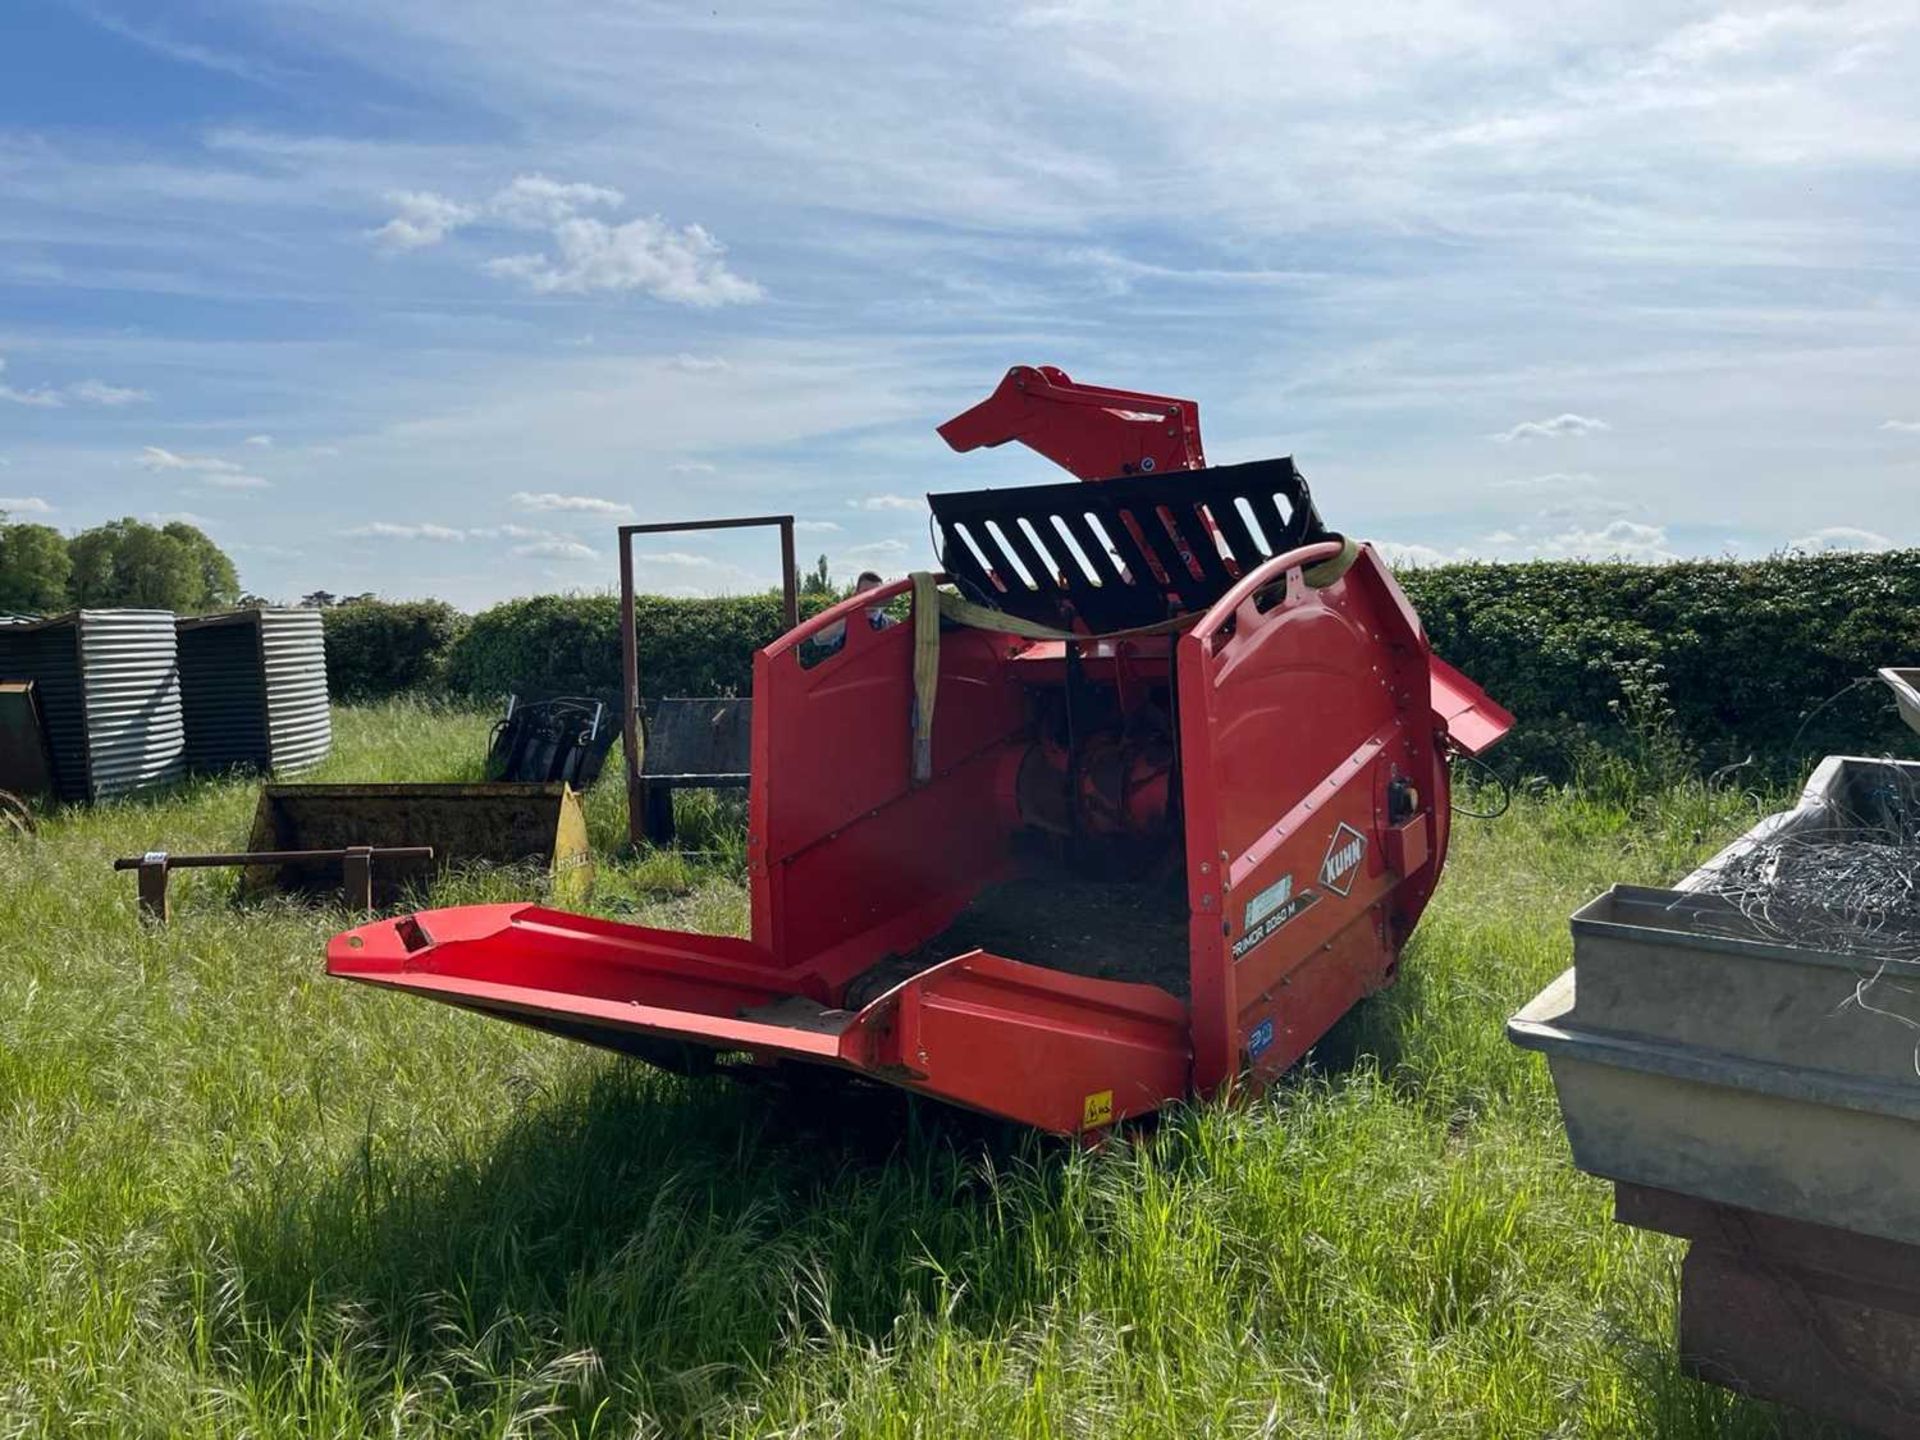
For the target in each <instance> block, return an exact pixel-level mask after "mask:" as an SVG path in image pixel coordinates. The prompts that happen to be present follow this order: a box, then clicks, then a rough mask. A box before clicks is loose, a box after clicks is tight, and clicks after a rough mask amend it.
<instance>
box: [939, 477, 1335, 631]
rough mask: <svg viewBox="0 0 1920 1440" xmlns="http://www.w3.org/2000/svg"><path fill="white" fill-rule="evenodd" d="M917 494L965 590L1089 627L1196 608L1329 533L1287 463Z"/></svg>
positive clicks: (1042, 617)
mask: <svg viewBox="0 0 1920 1440" xmlns="http://www.w3.org/2000/svg"><path fill="white" fill-rule="evenodd" d="M927 501H928V503H929V504H930V505H932V507H933V517H934V523H935V524H936V525H938V527H939V530H940V551H941V564H942V566H943V567H944V568H945V569H946V571H947V573H948V574H949V575H951V576H953V578H954V580H955V582H956V583H958V584H959V586H960V587H961V589H962V590H964V591H965V592H966V593H967V594H968V595H969V596H971V597H972V598H973V599H975V600H979V601H981V602H982V603H984V604H988V605H992V606H994V607H995V608H996V609H1000V610H1004V611H1006V612H1007V613H1008V614H1010V615H1019V616H1021V617H1023V618H1024V619H1028V620H1037V621H1039V622H1041V623H1042V624H1047V625H1057V626H1060V627H1062V628H1072V627H1073V624H1074V621H1075V620H1076V619H1078V620H1080V621H1083V622H1084V623H1085V626H1086V628H1087V629H1089V630H1092V631H1094V632H1096V633H1100V632H1105V631H1109V630H1126V629H1131V628H1133V627H1135V626H1139V625H1151V624H1153V623H1155V622H1156V621H1159V620H1164V619H1166V618H1167V617H1168V616H1170V615H1177V614H1182V613H1185V612H1187V611H1190V610H1202V609H1205V608H1206V607H1207V606H1208V605H1211V604H1212V603H1213V602H1214V601H1215V600H1218V599H1219V598H1220V597H1221V596H1222V595H1224V594H1225V593H1226V592H1227V591H1228V590H1229V589H1231V588H1232V587H1233V584H1234V582H1235V581H1236V580H1238V579H1239V578H1240V577H1241V576H1242V575H1245V574H1247V573H1248V572H1249V571H1250V570H1253V569H1254V568H1255V567H1257V566H1258V565H1260V564H1261V563H1262V562H1263V561H1265V560H1268V559H1271V558H1272V557H1273V556H1275V555H1277V554H1280V553H1281V552H1283V551H1286V550H1291V549H1293V548H1294V547H1295V546H1298V545H1305V544H1308V543H1311V542H1312V541H1315V540H1321V539H1325V538H1327V537H1328V534H1329V532H1328V531H1327V530H1326V528H1325V526H1323V525H1322V524H1321V522H1320V517H1319V515H1318V514H1317V513H1316V512H1315V511H1314V508H1313V497H1312V496H1311V494H1309V492H1308V490H1307V482H1306V481H1305V480H1304V479H1302V478H1301V475H1300V472H1299V471H1298V470H1296V469H1295V468H1294V465H1293V461H1292V460H1256V461H1253V462H1251V463H1249V464H1246V465H1218V466H1215V467H1213V468H1212V469H1209V470H1179V471H1170V472H1167V473H1164V474H1158V475H1128V476H1122V477H1120V478H1118V479H1114V480H1101V481H1096V482H1095V483H1093V484H1087V483H1086V482H1085V481H1079V480H1075V481H1069V482H1068V483H1066V484H1064V485H1033V486H1024V487H1021V488H1019V489H1014V490H972V491H967V492H965V493H963V494H958V495H929V496H928V497H927ZM1209 520H1211V521H1212V524H1211V526H1210V525H1209V524H1208V521H1209Z"/></svg>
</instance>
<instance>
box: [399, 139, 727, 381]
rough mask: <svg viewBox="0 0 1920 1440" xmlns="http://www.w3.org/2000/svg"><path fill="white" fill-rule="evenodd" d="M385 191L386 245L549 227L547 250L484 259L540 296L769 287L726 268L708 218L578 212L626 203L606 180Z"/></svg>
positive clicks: (677, 299)
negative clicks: (493, 229)
mask: <svg viewBox="0 0 1920 1440" xmlns="http://www.w3.org/2000/svg"><path fill="white" fill-rule="evenodd" d="M388 199H389V200H390V201H392V203H393V204H394V205H395V206H396V207H397V208H398V210H399V213H398V214H397V215H395V216H394V217H393V218H392V219H391V220H389V221H388V222H387V223H386V224H385V225H382V226H381V227H380V228H379V229H378V230H375V231H373V232H372V235H373V239H374V241H375V243H377V244H379V245H381V246H382V247H384V248H386V249H388V250H423V249H426V248H427V247H429V246H432V245H437V244H439V243H440V242H441V241H442V240H444V239H446V238H447V236H448V235H450V234H452V233H453V232H454V231H455V230H458V229H463V228H466V227H469V226H475V225H487V224H492V225H494V226H497V227H501V228H505V229H510V230H544V231H546V232H547V234H548V236H549V237H550V238H551V241H552V248H551V249H550V250H545V251H540V252H538V253H535V254H524V255H502V256H499V257H497V258H495V259H492V260H489V261H487V262H486V264H485V266H484V267H483V268H484V269H485V270H486V271H487V273H488V274H490V275H498V276H503V277H505V278H508V279H513V280H519V281H522V282H523V283H524V284H526V286H527V287H528V288H529V289H531V290H532V291H533V292H534V293H535V294H537V295H587V294H592V293H594V292H595V291H615V292H617V291H625V290H639V291H643V292H644V293H646V294H649V295H652V296H653V297H654V298H655V299H658V300H666V301H671V302H673V303H674V304H679V305H693V306H699V307H708V306H716V305H738V304H745V303H747V302H749V301H754V300H758V299H760V298H761V296H762V295H763V294H764V293H765V292H764V291H762V289H761V288H760V286H759V285H757V284H756V283H754V282H753V281H751V280H748V279H746V278H744V277H743V276H740V275H737V274H735V273H734V272H733V271H732V270H730V269H728V268H727V263H726V247H725V246H724V245H722V244H721V243H720V242H719V241H718V240H717V239H715V238H714V236H713V235H712V234H711V233H710V232H709V231H708V230H706V229H705V228H704V227H702V226H699V225H682V226H679V227H677V228H676V227H675V226H672V225H670V224H668V223H667V222H666V221H665V220H663V219H662V218H661V217H660V216H658V215H646V216H638V217H636V218H634V219H631V220H627V221H624V222H619V223H609V222H608V221H606V220H601V219H596V218H594V217H593V216H591V215H586V214H583V213H581V212H583V211H588V210H611V209H613V208H615V207H618V206H620V205H623V204H625V203H626V197H625V196H624V195H622V194H621V193H620V192H619V191H618V190H615V189H613V188H611V187H610V186H606V185H589V184H585V183H583V182H563V181H559V180H553V179H549V178H548V177H547V176H545V175H538V174H533V175H518V176H515V177H514V179H513V180H512V182H511V183H510V184H508V185H506V186H505V187H503V188H502V189H500V190H497V191H495V192H494V193H493V195H492V196H491V197H489V198H488V199H487V200H486V202H485V203H484V204H481V205H470V204H466V203H464V202H462V201H458V200H454V199H451V198H449V197H448V196H445V195H439V194H436V193H434V192H433V191H429V190H403V191H396V192H394V193H393V194H391V195H390V196H389V197H388ZM681 358H682V360H684V361H690V362H692V363H691V364H690V365H689V366H688V367H687V368H714V367H713V366H709V365H708V364H707V362H706V361H705V360H704V359H702V358H701V357H697V356H683V357H681ZM724 363H725V362H723V361H721V362H714V364H715V365H716V366H717V365H723V364H724Z"/></svg>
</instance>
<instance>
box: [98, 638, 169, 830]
mask: <svg viewBox="0 0 1920 1440" xmlns="http://www.w3.org/2000/svg"><path fill="white" fill-rule="evenodd" d="M78 618H79V629H80V682H81V688H82V692H83V694H84V697H85V701H86V722H87V789H88V793H89V794H90V796H91V797H92V798H94V799H101V798H104V797H106V796H109V795H123V794H127V793H129V792H132V791H136V790H144V789H147V788H149V787H151V786H154V785H164V784H167V783H169V782H171V781H174V780H178V779H179V778H180V777H181V776H182V775H183V774H185V772H186V755H187V735H186V722H185V718H184V716H183V714H182V711H181V704H180V665H179V644H178V641H177V639H176V638H175V635H174V617H173V614H172V612H171V611H167V610H82V611H79V612H78Z"/></svg>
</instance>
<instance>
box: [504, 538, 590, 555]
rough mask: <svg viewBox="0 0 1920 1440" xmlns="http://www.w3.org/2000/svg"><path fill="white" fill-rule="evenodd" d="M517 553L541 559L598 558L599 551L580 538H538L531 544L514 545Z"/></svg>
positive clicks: (514, 551) (514, 550)
mask: <svg viewBox="0 0 1920 1440" xmlns="http://www.w3.org/2000/svg"><path fill="white" fill-rule="evenodd" d="M513 553H514V554H516V555H525V556H527V557H529V558H533V559H540V560H597V559H599V558H600V555H599V552H598V551H596V550H595V549H594V548H593V547H592V546H591V545H582V544H581V543H580V542H579V541H578V540H537V541H535V542H534V543H533V544H531V545H516V546H514V547H513Z"/></svg>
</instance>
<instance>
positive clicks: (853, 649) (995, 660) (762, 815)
mask: <svg viewBox="0 0 1920 1440" xmlns="http://www.w3.org/2000/svg"><path fill="white" fill-rule="evenodd" d="M907 588H908V586H907V583H906V582H901V583H899V584H896V585H893V586H890V587H886V588H884V589H881V590H878V591H873V592H869V594H868V595H866V596H862V597H856V598H855V599H852V600H849V601H847V602H845V603H843V604H842V605H839V606H836V607H835V608H834V609H832V610H829V611H826V612H824V613H823V614H821V615H820V616H819V617H817V618H816V619H814V620H812V621H809V622H808V623H807V624H805V625H802V626H801V627H799V628H798V629H797V630H794V631H793V632H791V633H790V634H788V635H786V636H784V637H782V638H781V639H780V640H778V641H776V642H775V643H774V644H772V645H770V646H768V647H767V648H766V649H765V650H763V651H761V652H760V653H759V655H757V656H756V657H755V659H754V684H753V694H754V702H753V780H752V787H751V790H750V791H749V801H748V812H749V813H748V834H747V849H748V865H749V870H750V872H751V881H752V889H753V936H754V940H755V942H756V943H757V944H759V945H761V946H762V947H764V948H765V949H766V950H767V951H768V952H769V953H770V954H772V955H773V956H775V957H776V959H777V960H778V962H779V963H780V964H781V965H782V966H785V967H789V968H800V967H805V968H807V969H809V970H812V971H815V972H817V973H820V974H822V975H824V976H825V977H827V979H828V981H829V983H830V984H833V985H839V984H841V983H844V982H845V981H846V980H847V979H849V978H850V977H851V976H852V975H853V974H855V973H857V972H858V971H860V970H864V969H865V968H866V967H867V966H869V965H871V964H872V963H873V962H874V961H875V960H876V959H877V958H879V957H880V956H881V955H884V954H886V953H887V952H888V951H889V950H892V949H898V948H902V947H906V948H910V947H911V946H912V945H914V944H916V943H918V942H919V941H920V940H923V939H925V938H926V937H927V936H929V935H933V934H936V933H938V931H939V930H940V929H941V927H942V926H943V925H944V924H945V923H946V922H947V920H948V919H950V918H951V917H952V915H953V914H954V913H955V912H956V911H958V910H959V909H960V907H961V906H963V905H965V904H966V902H967V901H968V900H969V899H971V898H972V896H973V895H974V893H975V892H976V891H977V890H978V889H979V887H980V886H981V885H982V884H984V883H986V882H987V881H989V880H991V879H993V878H996V877H997V876H998V875H999V874H1000V873H1001V871H1002V869H1003V868H1004V866H1005V864H1006V857H1007V836H1006V826H1007V823H1008V821H1007V817H1006V813H1005V812H1004V810H1003V809H1002V808H1001V807H997V806H995V805H994V804H992V803H991V791H992V786H993V780H994V776H995V773H996V767H997V765H998V763H999V760H1000V751H1001V749H1002V747H1003V746H1004V745H1005V744H1007V743H1008V742H1009V741H1010V740H1011V739H1012V737H1014V736H1015V735H1017V734H1018V733H1019V732H1020V731H1021V730H1022V729H1023V727H1024V726H1025V724H1026V709H1025V702H1024V699H1023V695H1022V691H1021V689H1020V687H1019V686H1018V685H1017V684H1015V683H1013V681H1012V679H1011V677H1010V675H1009V672H1008V670H1007V667H1006V664H1005V663H1004V657H1005V655H1006V654H1007V652H1008V651H1009V649H1011V648H1012V647H1013V646H1014V644H1015V643H1016V642H1015V641H1013V640H1012V639H1011V638H1010V637H1008V636H1004V635H996V634H992V633H989V632H985V631H980V630H949V631H947V632H946V633H944V634H943V635H942V636H941V637H940V680H939V686H938V692H937V696H936V702H935V708H934V716H935V723H934V726H933V778H932V780H931V781H930V782H929V783H927V784H925V785H920V786H915V785H914V784H913V783H912V779H911V773H910V769H911V767H910V756H911V750H912V735H913V706H914V692H913V626H912V624H911V623H907V624H901V625H891V626H888V627H886V628H884V629H880V630H875V629H874V628H873V627H872V625H871V624H870V623H869V622H868V620H867V617H866V609H867V607H868V606H869V605H877V604H881V603H884V601H885V600H887V599H889V598H891V597H892V596H894V595H897V594H900V593H902V592H903V591H905V590H906V589H907ZM836 623H844V624H845V627H846V640H845V642H844V644H843V645H842V646H841V647H840V649H839V650H838V651H837V652H836V653H833V654H831V655H828V656H826V658H824V659H821V660H820V661H819V662H818V663H816V664H813V665H811V666H807V665H803V664H802V660H803V659H804V658H805V657H806V648H805V647H804V646H803V643H802V642H804V641H805V640H806V639H807V638H808V637H809V636H812V635H817V634H820V633H822V632H824V631H829V630H830V629H831V628H832V627H833V626H834V625H835V624H836Z"/></svg>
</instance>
